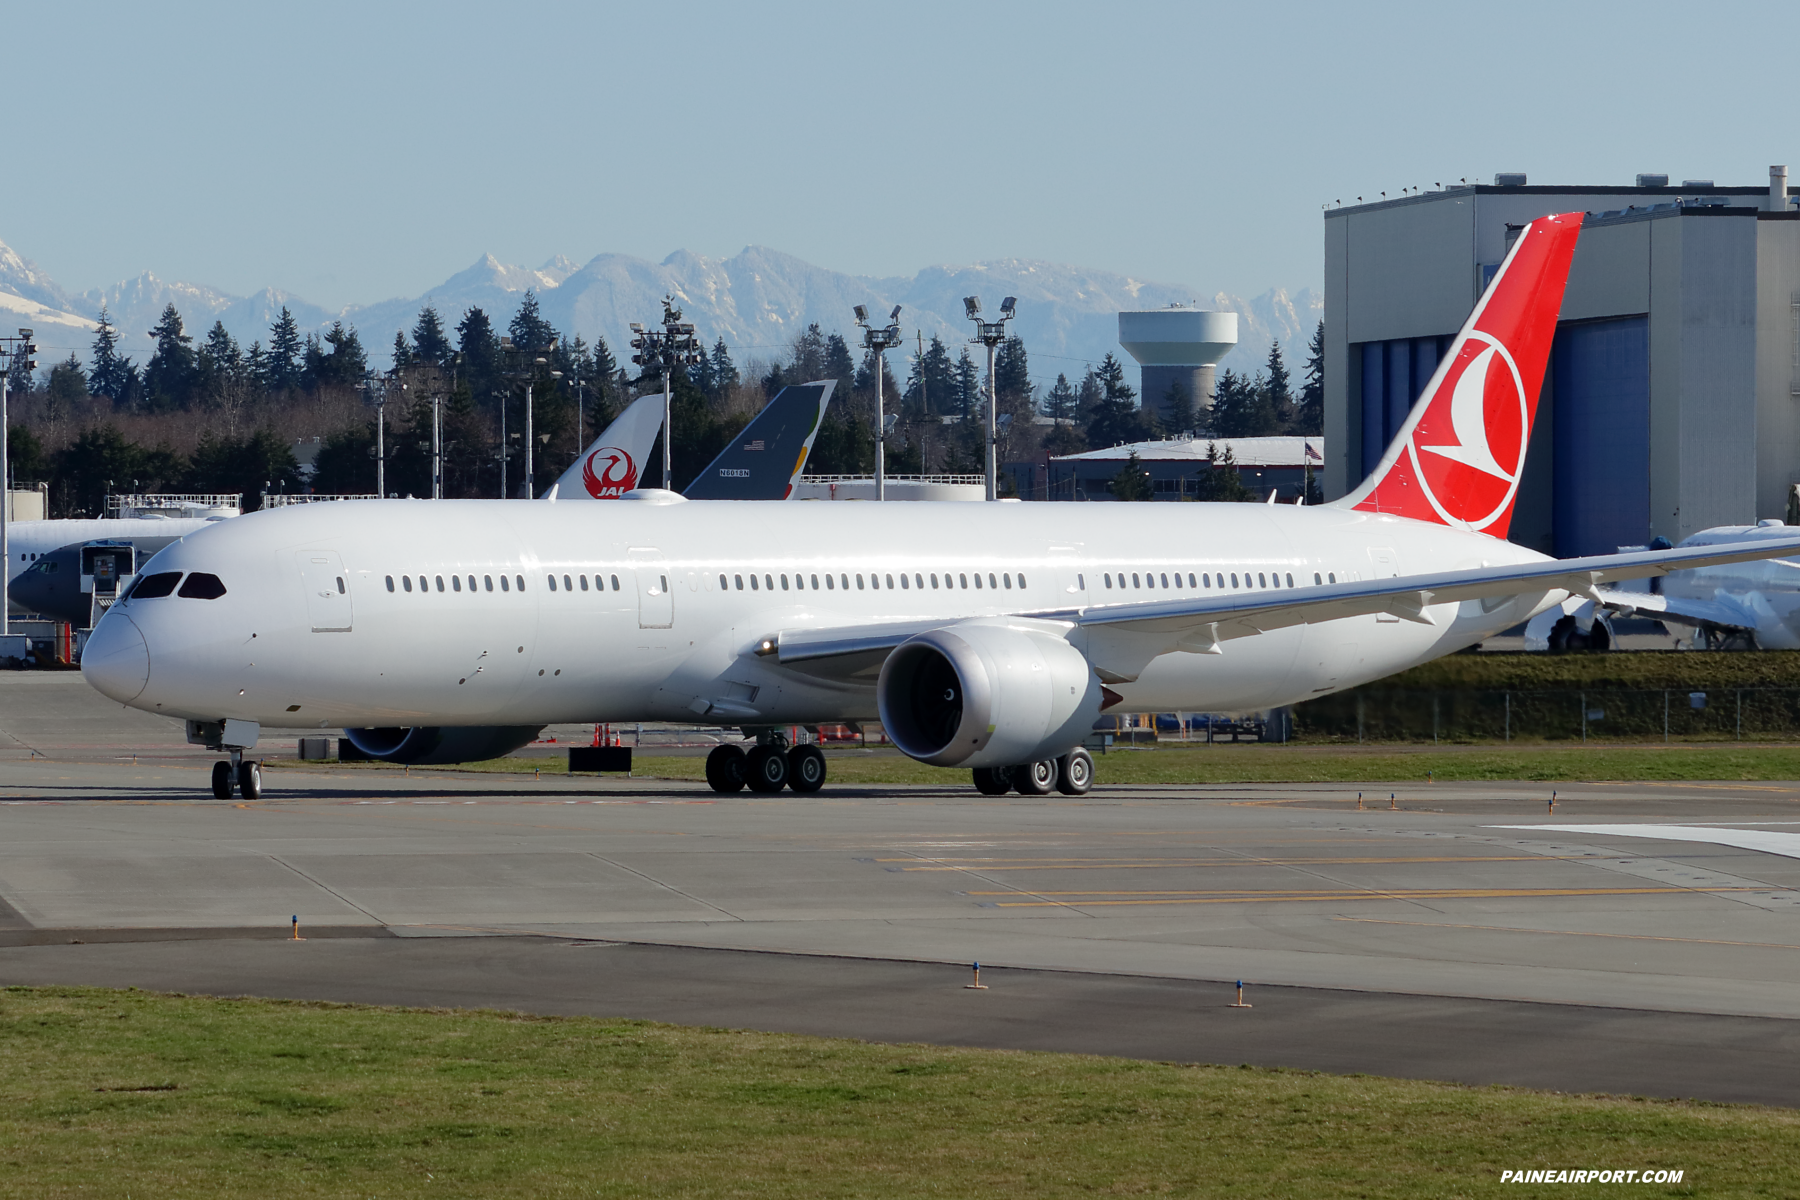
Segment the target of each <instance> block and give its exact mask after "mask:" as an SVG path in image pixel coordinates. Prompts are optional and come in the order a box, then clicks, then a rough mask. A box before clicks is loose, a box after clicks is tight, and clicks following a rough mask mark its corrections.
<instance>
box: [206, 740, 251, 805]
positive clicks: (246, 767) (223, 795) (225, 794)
mask: <svg viewBox="0 0 1800 1200" xmlns="http://www.w3.org/2000/svg"><path fill="white" fill-rule="evenodd" d="M234 786H235V787H236V788H237V790H238V792H239V793H240V794H241V795H242V796H243V797H244V799H246V800H261V799H262V764H261V763H259V762H255V761H253V760H246V759H245V758H244V752H243V751H242V750H233V751H232V752H231V761H230V762H216V763H214V764H213V770H212V789H213V797H214V798H215V799H218V800H229V799H231V791H232V788H233V787H234Z"/></svg>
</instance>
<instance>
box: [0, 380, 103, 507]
mask: <svg viewBox="0 0 1800 1200" xmlns="http://www.w3.org/2000/svg"><path fill="white" fill-rule="evenodd" d="M87 399H88V377H87V372H86V371H84V370H82V369H81V360H80V359H78V358H76V357H75V356H74V355H73V354H71V355H69V358H68V361H67V362H60V363H57V364H56V365H55V366H54V367H51V368H50V384H49V386H48V387H46V388H45V389H44V421H45V423H46V424H48V425H49V426H50V431H51V435H52V436H53V437H54V436H55V434H56V431H57V430H58V429H60V428H61V427H62V423H63V422H64V421H65V420H67V419H68V418H69V417H70V416H72V415H73V414H74V413H75V411H76V409H77V406H79V405H84V404H86V403H87ZM8 453H11V451H10V450H9V451H8ZM31 478H34V479H36V478H40V477H39V476H31Z"/></svg>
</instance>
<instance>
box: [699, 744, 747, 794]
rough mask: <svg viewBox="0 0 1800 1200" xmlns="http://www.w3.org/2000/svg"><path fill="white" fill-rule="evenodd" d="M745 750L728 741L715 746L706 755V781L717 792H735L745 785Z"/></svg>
mask: <svg viewBox="0 0 1800 1200" xmlns="http://www.w3.org/2000/svg"><path fill="white" fill-rule="evenodd" d="M745 770H746V768H745V765H744V752H743V750H742V749H741V748H739V747H737V746H733V745H730V744H729V743H727V744H726V745H723V746H714V747H713V749H712V753H711V754H708V755H707V756H706V782H707V783H708V784H710V785H711V786H712V790H713V791H715V792H735V791H739V790H741V789H742V788H743V786H744V774H745Z"/></svg>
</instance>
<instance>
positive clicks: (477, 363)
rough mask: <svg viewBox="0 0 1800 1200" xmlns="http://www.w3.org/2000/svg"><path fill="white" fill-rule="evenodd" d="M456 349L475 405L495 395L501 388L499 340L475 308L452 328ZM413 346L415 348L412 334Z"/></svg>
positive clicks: (490, 323) (492, 328)
mask: <svg viewBox="0 0 1800 1200" xmlns="http://www.w3.org/2000/svg"><path fill="white" fill-rule="evenodd" d="M456 334H457V338H458V342H457V349H458V352H459V353H461V354H462V362H463V365H462V369H463V376H464V377H465V378H466V379H468V381H469V394H470V395H471V396H473V397H474V399H475V402H476V404H477V405H480V404H482V403H483V402H484V401H486V400H487V399H488V398H489V397H491V396H495V395H497V394H499V392H500V391H501V389H502V388H503V387H504V386H505V381H504V379H503V378H502V377H501V374H500V339H499V337H497V336H496V335H495V333H494V325H493V322H491V321H489V320H488V316H487V314H486V313H484V312H482V311H481V310H480V309H479V308H471V309H470V310H469V311H468V312H466V313H464V314H463V319H462V320H461V321H458V322H457V324H456ZM413 344H414V345H418V344H419V339H418V336H417V335H416V334H415V335H414V337H413Z"/></svg>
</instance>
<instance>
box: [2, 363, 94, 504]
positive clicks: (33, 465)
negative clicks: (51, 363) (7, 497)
mask: <svg viewBox="0 0 1800 1200" xmlns="http://www.w3.org/2000/svg"><path fill="white" fill-rule="evenodd" d="M50 386H51V388H52V389H54V388H55V386H56V372H55V371H54V370H52V371H51V374H50ZM83 398H85V393H84V396H83ZM5 475H6V480H7V484H6V486H7V487H23V486H26V485H28V484H33V483H40V482H45V481H47V480H48V479H49V478H50V460H49V459H48V458H46V457H45V456H44V443H42V442H40V441H39V440H38V438H37V435H36V434H35V433H33V432H31V430H29V429H27V428H26V427H25V426H23V425H8V426H7V427H6V471H5Z"/></svg>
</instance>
